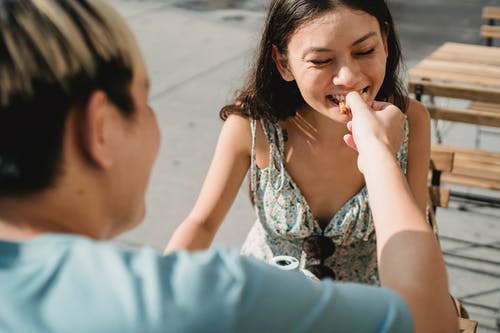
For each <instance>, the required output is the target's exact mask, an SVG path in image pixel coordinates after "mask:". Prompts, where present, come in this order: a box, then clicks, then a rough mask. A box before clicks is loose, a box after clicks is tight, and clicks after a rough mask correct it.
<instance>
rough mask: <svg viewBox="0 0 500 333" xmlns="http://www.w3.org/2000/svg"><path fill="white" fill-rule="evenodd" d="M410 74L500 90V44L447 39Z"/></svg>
mask: <svg viewBox="0 0 500 333" xmlns="http://www.w3.org/2000/svg"><path fill="white" fill-rule="evenodd" d="M410 76H411V77H415V78H422V79H429V80H432V81H434V80H440V81H448V82H455V83H458V84H463V85H471V86H472V88H474V86H478V87H485V88H493V89H499V90H498V94H500V47H493V46H482V45H474V44H460V43H445V44H443V45H442V46H441V47H439V48H438V49H437V50H436V51H434V52H433V53H432V54H431V55H430V56H428V57H427V58H425V59H423V60H422V61H421V62H419V63H418V64H417V65H416V66H415V67H414V68H412V69H411V70H410ZM484 102H488V101H484ZM492 102H493V101H492ZM495 102H496V101H495ZM498 102H500V100H498Z"/></svg>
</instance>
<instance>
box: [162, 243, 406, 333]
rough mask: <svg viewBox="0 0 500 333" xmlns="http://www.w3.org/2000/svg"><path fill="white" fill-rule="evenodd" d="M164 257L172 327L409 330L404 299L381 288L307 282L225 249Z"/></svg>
mask: <svg viewBox="0 0 500 333" xmlns="http://www.w3.org/2000/svg"><path fill="white" fill-rule="evenodd" d="M165 260H167V261H168V262H170V264H169V265H167V267H169V269H167V271H168V274H167V276H165V284H167V285H169V288H168V290H167V295H165V298H166V299H168V300H169V302H171V303H170V306H169V308H170V311H168V315H167V317H170V318H171V320H169V322H170V324H169V327H170V328H173V327H172V323H175V326H176V329H174V330H172V331H175V332H195V331H203V332H350V333H351V332H358V333H362V332H413V322H412V318H411V314H410V311H409V309H408V307H407V305H406V304H405V302H404V301H403V299H402V298H401V297H400V296H399V295H398V294H397V293H395V292H393V291H391V290H389V289H386V288H380V287H375V286H365V285H360V284H354V283H338V282H332V281H321V282H317V281H312V280H310V279H308V278H307V277H305V276H304V275H303V274H302V273H300V272H285V271H281V270H279V269H277V268H275V267H272V266H270V265H268V264H265V263H262V262H258V261H256V260H254V259H251V258H247V257H242V256H240V255H239V254H237V253H236V252H234V251H228V250H224V249H218V250H216V251H205V252H199V253H195V254H189V253H187V252H182V251H181V252H177V253H175V254H173V255H171V256H169V258H168V257H167V258H166V259H165ZM167 280H168V281H167ZM167 317H166V318H167ZM174 319H176V320H174Z"/></svg>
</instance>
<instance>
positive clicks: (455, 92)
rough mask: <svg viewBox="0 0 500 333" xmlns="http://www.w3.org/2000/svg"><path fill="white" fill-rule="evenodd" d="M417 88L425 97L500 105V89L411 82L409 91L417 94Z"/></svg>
mask: <svg viewBox="0 0 500 333" xmlns="http://www.w3.org/2000/svg"><path fill="white" fill-rule="evenodd" d="M417 86H419V87H421V89H422V91H421V92H422V93H423V94H424V95H431V96H443V97H451V98H460V99H467V100H471V101H482V102H490V103H499V104H500V89H493V88H484V87H477V86H475V87H473V86H468V85H458V84H450V83H443V82H437V81H425V80H410V81H409V82H408V90H409V92H411V93H415V92H416V88H417Z"/></svg>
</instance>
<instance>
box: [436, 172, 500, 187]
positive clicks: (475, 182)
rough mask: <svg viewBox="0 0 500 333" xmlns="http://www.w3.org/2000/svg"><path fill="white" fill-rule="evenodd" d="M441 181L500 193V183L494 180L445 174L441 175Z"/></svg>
mask: <svg viewBox="0 0 500 333" xmlns="http://www.w3.org/2000/svg"><path fill="white" fill-rule="evenodd" d="M441 181H442V182H445V183H452V184H457V185H463V186H470V187H480V188H484V189H488V190H495V191H500V181H497V180H493V179H481V178H474V177H467V176H462V175H456V174H453V173H443V174H442V175H441Z"/></svg>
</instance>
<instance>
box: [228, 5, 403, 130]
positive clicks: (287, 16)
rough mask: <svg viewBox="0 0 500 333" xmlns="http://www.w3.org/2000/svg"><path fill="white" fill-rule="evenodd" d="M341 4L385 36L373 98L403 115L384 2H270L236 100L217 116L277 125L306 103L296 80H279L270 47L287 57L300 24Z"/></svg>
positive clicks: (395, 48)
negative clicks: (371, 21) (378, 82)
mask: <svg viewBox="0 0 500 333" xmlns="http://www.w3.org/2000/svg"><path fill="white" fill-rule="evenodd" d="M338 6H346V7H348V8H352V9H354V10H360V11H363V12H366V13H368V14H370V15H372V16H373V17H375V18H376V19H377V21H378V23H379V26H380V29H381V32H382V33H385V34H386V36H387V46H388V57H387V63H386V72H385V77H384V81H383V83H382V86H381V88H380V90H379V92H378V94H377V96H376V99H377V100H388V99H391V102H393V103H394V104H395V105H396V106H398V107H399V108H401V110H403V111H405V110H406V107H407V98H406V94H405V90H404V88H403V84H402V82H401V81H400V79H399V77H398V74H399V65H400V62H401V50H400V43H399V40H398V37H397V35H396V31H395V29H394V22H393V20H392V16H391V13H390V12H389V8H388V7H387V4H386V3H385V1H384V0H274V1H272V2H271V5H270V8H269V11H268V14H267V19H266V23H265V28H264V32H263V35H262V39H261V42H260V45H259V49H258V53H257V57H256V60H255V63H254V65H253V68H252V69H251V71H250V75H249V77H248V78H247V81H246V83H245V85H244V87H243V89H241V90H240V91H239V92H238V93H237V96H236V99H235V102H234V103H233V104H230V105H226V106H224V107H223V108H222V109H221V111H220V117H221V118H222V119H223V120H225V119H226V118H227V117H228V116H229V114H231V113H238V114H242V115H245V116H248V117H252V118H255V119H260V118H265V119H268V120H270V121H273V122H276V121H279V120H284V119H286V118H287V117H290V116H293V115H295V112H296V110H297V109H298V108H299V107H300V106H302V105H303V104H304V103H305V101H304V99H303V98H302V95H301V94H300V91H299V88H298V87H297V84H296V82H295V81H291V82H287V81H285V80H283V79H282V77H281V75H280V73H279V72H278V70H277V68H276V65H275V63H274V61H273V58H272V46H273V45H276V47H277V48H278V51H279V52H280V53H281V54H282V55H283V56H286V54H287V45H288V43H289V41H290V38H291V36H292V34H293V33H294V32H295V31H296V30H297V29H298V28H299V27H300V26H301V25H303V24H304V23H306V22H309V21H310V20H312V19H314V18H316V17H318V16H320V15H322V14H324V13H326V12H328V11H331V10H333V9H335V8H336V7H338Z"/></svg>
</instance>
